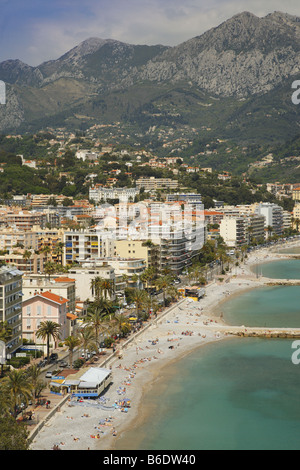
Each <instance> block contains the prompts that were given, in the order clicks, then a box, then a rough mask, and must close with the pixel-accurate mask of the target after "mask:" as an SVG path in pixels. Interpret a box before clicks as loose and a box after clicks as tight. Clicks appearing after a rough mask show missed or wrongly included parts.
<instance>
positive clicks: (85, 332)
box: [79, 325, 98, 359]
mask: <svg viewBox="0 0 300 470" xmlns="http://www.w3.org/2000/svg"><path fill="white" fill-rule="evenodd" d="M79 343H80V344H81V345H82V347H83V349H84V355H85V359H86V358H87V357H86V351H92V350H94V351H95V352H98V343H97V337H96V334H95V330H94V328H93V327H92V326H89V325H87V326H85V328H82V329H81V330H80V332H79Z"/></svg>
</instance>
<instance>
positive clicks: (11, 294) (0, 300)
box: [0, 266, 22, 357]
mask: <svg viewBox="0 0 300 470" xmlns="http://www.w3.org/2000/svg"><path fill="white" fill-rule="evenodd" d="M0 322H7V325H8V327H9V328H11V332H12V334H11V338H10V339H9V340H8V341H7V342H6V357H9V356H8V355H14V354H15V353H16V351H17V350H18V349H19V348H20V347H21V346H22V273H21V272H20V271H18V270H17V269H15V268H13V267H9V266H2V267H1V268H0Z"/></svg>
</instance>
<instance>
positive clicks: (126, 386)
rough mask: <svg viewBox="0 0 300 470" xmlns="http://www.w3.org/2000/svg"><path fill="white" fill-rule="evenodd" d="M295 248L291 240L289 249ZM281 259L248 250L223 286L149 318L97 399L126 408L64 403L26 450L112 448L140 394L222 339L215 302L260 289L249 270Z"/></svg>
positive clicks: (133, 420) (128, 424)
mask: <svg viewBox="0 0 300 470" xmlns="http://www.w3.org/2000/svg"><path fill="white" fill-rule="evenodd" d="M298 244H299V242H298ZM295 245H296V243H295V242H294V243H293V244H291V245H290V246H295ZM288 246H289V245H285V246H284V248H287V247H288ZM280 258H282V255H277V254H276V253H273V252H271V251H270V250H268V249H263V250H259V251H256V252H253V253H251V254H250V256H249V257H248V259H247V260H246V263H245V264H242V265H241V266H240V267H235V268H233V270H232V273H231V274H230V275H229V276H228V277H227V279H226V280H225V281H224V282H219V281H214V282H212V283H211V284H209V285H208V286H207V287H206V296H205V297H204V298H203V299H202V300H201V301H200V302H194V301H190V300H189V299H184V300H182V301H180V302H178V303H177V304H176V305H175V306H174V307H173V308H172V309H170V311H169V313H168V314H166V315H164V316H161V317H158V318H157V319H156V320H152V323H151V326H150V327H149V328H148V329H147V330H145V331H144V332H143V333H142V334H141V335H140V336H139V337H138V338H137V339H136V340H135V341H133V342H131V343H129V344H128V345H127V346H126V348H124V349H123V358H122V359H121V360H120V359H114V360H113V361H112V362H111V363H110V364H109V366H111V368H112V372H113V383H112V384H111V386H110V387H109V389H108V390H107V391H106V393H105V394H104V396H103V397H102V403H105V405H106V406H107V407H113V405H114V404H115V403H120V402H122V401H123V400H124V399H128V400H130V407H126V404H124V406H120V407H118V408H114V409H113V408H112V409H108V410H104V409H101V408H99V407H96V406H95V404H94V406H88V404H85V405H84V404H81V403H73V402H68V403H66V404H65V405H64V406H62V407H61V409H60V411H59V412H57V413H56V414H55V415H54V416H53V417H52V418H51V419H50V420H49V421H48V422H47V423H46V425H45V426H44V427H43V428H42V430H41V431H40V432H39V434H38V435H37V436H36V438H35V439H34V441H33V442H32V444H31V447H30V449H31V450H50V449H52V448H53V446H54V445H57V446H59V448H60V449H62V450H88V449H89V450H113V449H114V448H115V447H116V445H117V442H118V439H119V438H120V437H121V436H124V433H126V430H127V429H130V427H132V426H133V425H134V424H135V423H136V419H137V417H138V416H139V415H140V410H141V405H142V403H143V392H144V390H145V388H146V387H147V386H149V385H150V384H152V383H153V381H154V380H155V378H156V377H157V376H158V374H159V371H161V370H162V368H163V367H165V366H166V365H168V364H169V363H171V362H173V361H177V360H179V359H180V358H181V357H183V356H184V355H186V354H189V353H190V352H191V351H193V350H194V349H195V348H199V347H202V346H204V345H206V344H208V343H211V342H214V341H222V340H224V339H225V338H227V337H228V336H226V335H224V334H222V333H220V332H219V331H218V325H220V326H221V325H224V322H223V320H222V318H220V317H218V316H217V315H216V312H217V307H218V306H219V304H220V302H222V301H224V300H226V299H228V298H229V297H230V296H232V295H236V294H239V293H241V292H242V291H244V290H248V289H254V288H256V287H260V286H262V285H264V284H265V283H266V282H268V280H266V279H263V278H260V279H258V278H257V277H256V275H255V273H254V272H253V271H251V267H252V266H254V265H255V264H258V263H262V262H269V261H272V260H276V259H280ZM106 367H107V366H106Z"/></svg>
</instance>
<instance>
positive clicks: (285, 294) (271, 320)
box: [220, 286, 300, 328]
mask: <svg viewBox="0 0 300 470" xmlns="http://www.w3.org/2000/svg"><path fill="white" fill-rule="evenodd" d="M220 311H222V313H223V316H224V320H225V323H227V324H228V325H236V326H241V325H245V326H258V327H264V326H268V327H270V328H279V327H287V328H300V286H280V287H262V288H258V289H254V290H251V291H248V292H244V293H243V294H241V295H239V296H238V297H234V298H232V299H229V300H228V301H226V302H224V303H223V304H222V305H221V307H220Z"/></svg>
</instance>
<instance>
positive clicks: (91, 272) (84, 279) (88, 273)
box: [69, 262, 125, 302]
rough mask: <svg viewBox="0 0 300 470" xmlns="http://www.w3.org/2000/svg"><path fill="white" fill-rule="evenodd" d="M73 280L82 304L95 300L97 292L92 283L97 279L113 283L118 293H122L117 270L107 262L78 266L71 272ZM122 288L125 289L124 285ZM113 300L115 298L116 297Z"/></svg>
mask: <svg viewBox="0 0 300 470" xmlns="http://www.w3.org/2000/svg"><path fill="white" fill-rule="evenodd" d="M69 274H70V276H72V279H74V280H75V286H76V297H77V299H79V300H80V301H81V302H85V301H86V300H90V301H93V300H95V290H94V289H93V288H92V281H93V280H94V279H96V278H97V277H100V278H101V279H106V280H109V281H111V283H112V285H113V287H114V289H115V291H116V292H118V291H120V290H119V289H120V285H119V284H120V280H119V279H118V280H117V277H116V275H115V270H114V268H113V267H112V266H110V265H109V264H108V263H107V262H102V263H99V262H97V263H96V262H94V263H93V264H92V265H89V266H78V267H74V268H71V269H70V271H69ZM122 287H123V288H125V285H124V283H123V284H122ZM111 298H113V299H114V298H115V296H114V295H112V296H111Z"/></svg>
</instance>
